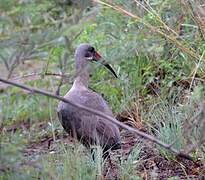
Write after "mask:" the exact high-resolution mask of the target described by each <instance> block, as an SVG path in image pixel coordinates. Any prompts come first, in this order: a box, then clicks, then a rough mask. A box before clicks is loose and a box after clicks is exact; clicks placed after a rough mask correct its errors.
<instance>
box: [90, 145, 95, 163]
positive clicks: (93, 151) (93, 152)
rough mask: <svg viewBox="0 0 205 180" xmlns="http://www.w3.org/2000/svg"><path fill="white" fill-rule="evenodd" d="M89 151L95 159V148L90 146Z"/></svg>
mask: <svg viewBox="0 0 205 180" xmlns="http://www.w3.org/2000/svg"><path fill="white" fill-rule="evenodd" d="M90 152H91V156H92V159H93V161H95V149H94V148H93V147H91V149H90Z"/></svg>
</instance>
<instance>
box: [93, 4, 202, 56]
mask: <svg viewBox="0 0 205 180" xmlns="http://www.w3.org/2000/svg"><path fill="white" fill-rule="evenodd" d="M93 1H94V2H97V3H99V4H102V5H104V6H107V7H110V8H112V9H114V10H116V11H118V12H120V13H121V14H125V15H127V16H129V17H131V18H133V19H135V20H136V21H138V22H141V23H143V24H144V25H145V26H146V27H147V28H149V29H150V30H151V31H153V32H156V33H158V34H160V35H161V36H163V37H165V38H167V39H168V40H170V41H171V42H173V43H175V45H176V46H177V47H178V48H179V49H180V50H181V51H182V52H185V53H187V54H188V55H189V56H190V57H193V58H196V59H199V55H198V54H197V52H195V50H194V49H193V48H191V47H186V46H185V45H184V44H183V43H181V42H180V41H178V40H177V38H176V37H175V36H174V35H173V34H171V35H168V34H167V33H166V32H162V31H161V30H160V29H159V28H158V27H155V26H153V25H151V24H150V23H148V22H144V21H142V18H140V17H139V16H137V15H135V14H132V13H131V12H129V11H127V10H125V9H123V8H122V7H120V6H115V5H112V4H110V3H106V2H103V1H101V0H93Z"/></svg>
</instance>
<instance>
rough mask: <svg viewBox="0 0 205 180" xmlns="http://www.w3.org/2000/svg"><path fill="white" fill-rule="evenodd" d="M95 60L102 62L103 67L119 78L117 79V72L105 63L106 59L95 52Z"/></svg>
mask: <svg viewBox="0 0 205 180" xmlns="http://www.w3.org/2000/svg"><path fill="white" fill-rule="evenodd" d="M94 60H95V61H98V62H100V63H101V64H102V65H103V66H105V67H106V68H107V69H108V70H110V71H111V73H112V74H113V75H114V76H115V77H116V78H118V77H117V74H116V73H115V71H114V70H113V68H112V67H111V66H110V65H109V64H108V63H107V62H106V61H105V59H104V58H102V56H101V55H100V54H99V53H98V52H95V55H94Z"/></svg>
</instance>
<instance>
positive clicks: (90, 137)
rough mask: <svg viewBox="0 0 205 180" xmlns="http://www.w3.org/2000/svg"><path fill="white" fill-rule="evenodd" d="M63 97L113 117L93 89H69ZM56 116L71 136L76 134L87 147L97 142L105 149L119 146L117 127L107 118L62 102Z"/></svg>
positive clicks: (104, 102)
mask: <svg viewBox="0 0 205 180" xmlns="http://www.w3.org/2000/svg"><path fill="white" fill-rule="evenodd" d="M64 97H65V98H66V99H68V100H70V101H72V102H74V103H78V104H81V105H83V106H86V107H89V108H91V109H95V110H98V111H101V112H103V113H105V114H107V115H109V116H111V117H113V114H112V111H111V110H110V108H109V106H108V105H107V103H106V101H105V100H104V99H103V98H102V97H101V96H100V95H99V94H97V93H95V92H93V91H90V90H88V89H84V90H76V89H75V91H73V90H70V91H69V92H68V93H67V94H66V95H65V96H64ZM58 116H59V119H60V121H61V124H62V125H63V127H64V129H65V130H66V131H67V132H68V133H71V135H72V136H74V137H75V136H76V137H77V138H78V139H79V140H80V141H81V142H82V143H84V145H86V146H88V147H89V146H90V145H93V144H99V145H101V146H102V147H104V148H105V149H110V148H111V149H118V148H119V146H120V133H119V128H118V127H117V126H116V125H115V124H113V123H112V122H110V121H109V120H107V119H105V118H103V117H100V116H97V115H95V114H93V113H90V112H88V111H85V110H82V109H79V108H76V107H74V106H72V105H70V104H67V103H64V102H60V103H59V106H58Z"/></svg>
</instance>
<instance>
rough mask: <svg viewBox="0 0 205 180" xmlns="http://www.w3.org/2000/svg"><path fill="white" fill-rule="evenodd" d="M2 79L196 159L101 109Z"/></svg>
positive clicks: (186, 157) (180, 155) (0, 79)
mask: <svg viewBox="0 0 205 180" xmlns="http://www.w3.org/2000/svg"><path fill="white" fill-rule="evenodd" d="M0 81H1V82H3V83H6V84H9V85H12V86H16V87H19V88H21V89H24V90H27V91H29V92H31V93H35V94H41V95H44V96H48V97H51V98H54V99H57V100H60V101H63V102H65V103H68V104H70V105H72V106H75V107H77V108H80V109H83V110H86V111H88V112H91V113H93V114H95V115H98V116H101V117H103V118H106V119H108V120H109V121H111V122H112V123H114V124H116V125H118V126H119V127H121V128H123V129H126V130H128V131H130V132H132V133H134V134H137V135H138V136H140V137H142V138H145V139H147V140H149V141H152V142H154V143H155V144H158V145H160V146H162V147H164V148H165V149H167V150H169V151H171V152H172V153H174V154H175V155H176V156H178V157H182V158H185V159H188V160H191V161H194V159H193V158H192V157H191V156H190V155H188V154H185V153H183V152H181V151H178V150H176V149H174V148H173V147H171V146H170V145H169V144H166V143H163V142H162V141H160V140H158V139H156V138H155V137H154V136H151V135H149V134H146V133H144V132H141V131H139V130H138V129H134V128H132V127H130V126H128V125H126V124H124V123H121V122H119V121H117V120H116V119H114V118H112V117H111V116H108V115H106V114H104V113H102V112H100V111H97V110H94V109H91V108H88V107H86V106H83V105H81V104H78V103H76V102H75V103H74V102H71V101H70V100H67V99H65V98H63V97H61V96H57V95H54V94H52V93H49V92H47V91H44V90H40V89H36V88H32V87H28V86H25V85H23V84H19V83H16V82H12V81H9V80H6V79H3V78H0Z"/></svg>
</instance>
